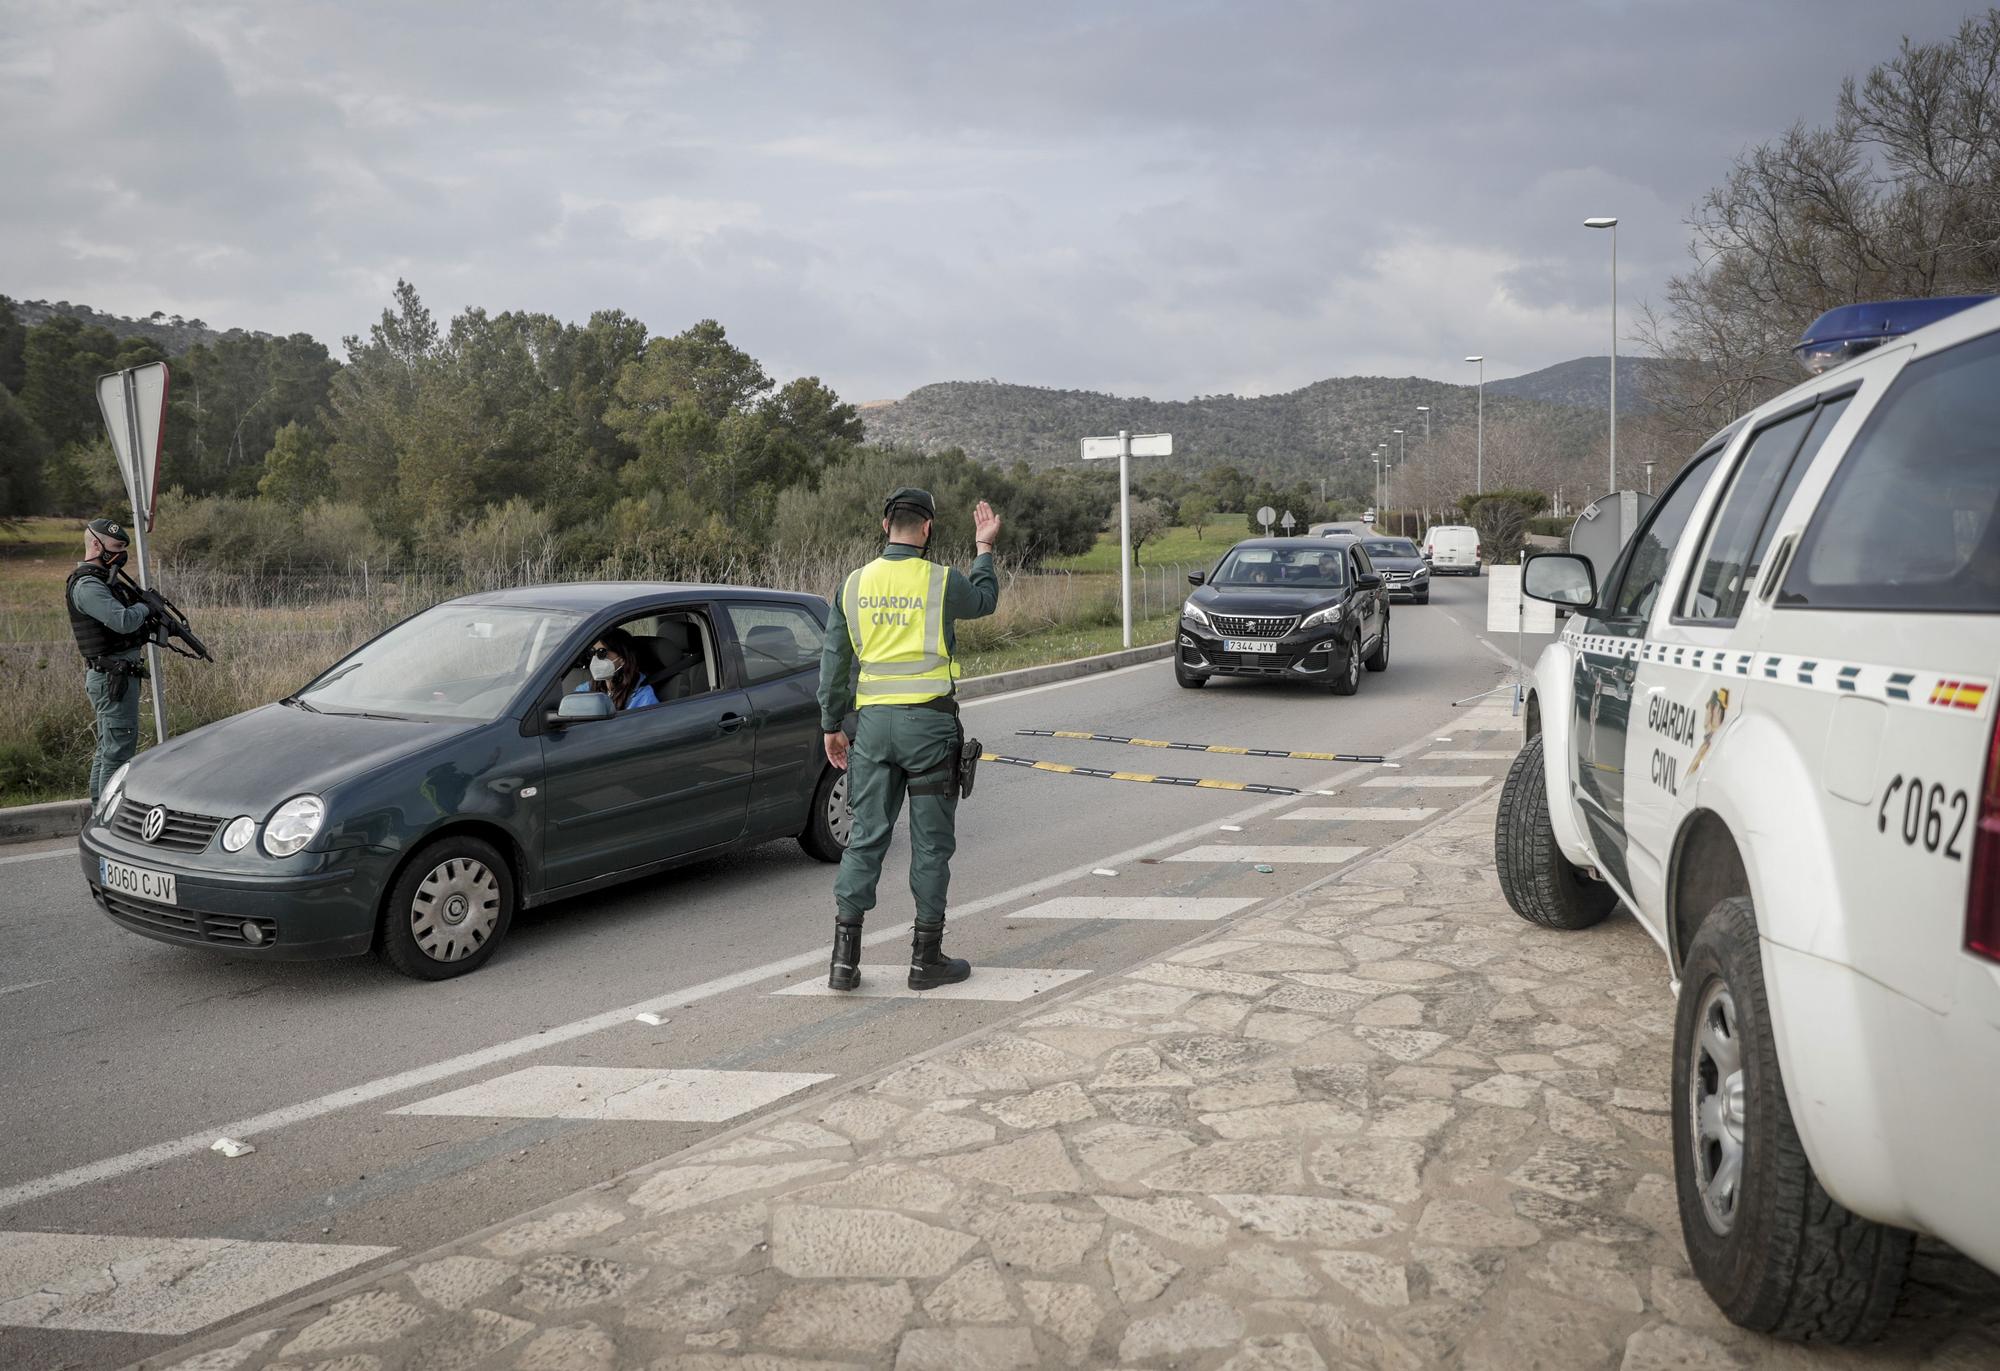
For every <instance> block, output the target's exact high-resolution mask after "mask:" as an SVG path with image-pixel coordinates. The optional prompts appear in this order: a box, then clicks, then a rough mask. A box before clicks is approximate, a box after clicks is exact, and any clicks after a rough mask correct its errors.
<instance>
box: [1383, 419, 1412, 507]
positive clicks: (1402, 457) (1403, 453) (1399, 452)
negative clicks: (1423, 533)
mask: <svg viewBox="0 0 2000 1371" xmlns="http://www.w3.org/2000/svg"><path fill="white" fill-rule="evenodd" d="M1389 432H1391V433H1393V434H1395V435H1396V465H1398V466H1402V465H1404V464H1405V463H1406V462H1407V461H1408V450H1407V449H1406V448H1404V446H1403V430H1401V429H1399V428H1392V429H1390V430H1389ZM1409 485H1410V483H1409V480H1408V479H1407V477H1406V478H1405V480H1404V481H1403V498H1404V499H1406V500H1407V499H1408V498H1409V496H1410V490H1409ZM1383 493H1384V494H1385V495H1386V494H1388V493H1389V492H1387V491H1384V492H1383ZM1402 531H1403V516H1402V515H1401V514H1398V515H1397V516H1396V532H1398V533H1401V532H1402Z"/></svg>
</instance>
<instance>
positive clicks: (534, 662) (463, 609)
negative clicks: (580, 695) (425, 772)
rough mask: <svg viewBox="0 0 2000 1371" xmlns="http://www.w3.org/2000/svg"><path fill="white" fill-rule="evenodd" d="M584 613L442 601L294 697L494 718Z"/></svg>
mask: <svg viewBox="0 0 2000 1371" xmlns="http://www.w3.org/2000/svg"><path fill="white" fill-rule="evenodd" d="M581 620H582V616H581V615H578V614H570V613H566V612H565V611H562V610H557V609H526V608H514V607H510V606H502V605H473V604H462V603H451V604H442V605H437V606H435V607H433V608H431V609H427V610H425V611H424V612H423V613H422V614H419V615H417V616H416V617H415V618H414V619H408V620H405V621H404V622H402V623H400V624H398V625H396V627H394V628H392V629H390V630H389V631H388V632H387V633H385V634H383V635H382V636H381V637H379V638H377V639H376V640H375V641H374V642H372V643H369V644H367V645H366V646H364V647H362V648H361V649H360V650H359V651H356V652H354V653H352V654H350V655H349V656H347V657H346V658H344V659H342V660H341V661H339V662H337V663H335V664H334V666H332V667H331V668H329V669H328V670H327V671H325V672H324V673H322V674H321V675H320V677H319V679H318V680H316V681H314V682H313V683H312V684H311V685H309V686H307V687H306V688H305V689H304V690H301V691H300V692H299V693H298V694H297V695H295V696H293V697H292V700H293V702H295V703H298V704H301V705H303V706H304V707H306V708H308V709H314V710H317V711H319V712H320V713H322V714H380V715H388V716H391V717H396V718H405V717H420V718H444V719H474V720H486V721H490V720H492V719H495V718H498V717H499V714H500V711H501V710H502V709H504V708H505V707H506V705H507V702H508V701H509V700H510V699H512V698H513V697H514V694H515V692H516V691H518V690H519V689H520V688H521V683H522V681H523V680H524V679H526V678H527V677H528V676H530V675H532V674H533V673H535V672H536V671H537V670H539V669H540V668H541V666H542V665H543V664H544V663H546V662H547V661H548V660H549V658H550V656H551V655H553V654H554V652H555V651H556V649H557V648H559V647H561V646H562V644H563V641H564V640H565V639H566V638H568V637H569V635H570V633H571V631H572V630H574V629H575V628H576V626H577V624H578V623H579V622H581Z"/></svg>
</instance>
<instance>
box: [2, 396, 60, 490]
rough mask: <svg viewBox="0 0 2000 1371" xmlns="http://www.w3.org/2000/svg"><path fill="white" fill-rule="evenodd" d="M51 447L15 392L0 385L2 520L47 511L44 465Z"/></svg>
mask: <svg viewBox="0 0 2000 1371" xmlns="http://www.w3.org/2000/svg"><path fill="white" fill-rule="evenodd" d="M48 447H49V441H48V439H47V438H45V437H44V436H43V435H42V431H41V429H39V428H37V427H36V426H35V421H34V420H33V419H30V418H29V417H28V411H27V410H25V409H24V408H22V407H21V404H20V402H19V401H18V400H16V399H15V398H14V393H13V392H12V391H10V390H8V389H7V388H6V387H5V386H0V519H18V518H20V517H22V516H23V515H28V514H42V513H45V512H46V508H45V502H46V500H47V495H46V492H45V491H44V490H43V488H42V464H43V463H44V462H45V461H46V460H47V458H48Z"/></svg>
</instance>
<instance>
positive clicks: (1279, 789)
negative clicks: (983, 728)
mask: <svg viewBox="0 0 2000 1371" xmlns="http://www.w3.org/2000/svg"><path fill="white" fill-rule="evenodd" d="M979 760H980V761H982V762H993V763H995V764H997V765H999V766H1021V767H1026V768H1028V769H1029V770H1030V771H1047V772H1051V773H1053V774H1055V775H1058V776H1088V777H1090V778H1091V779H1093V780H1099V781H1137V782H1139V783H1140V784H1142V785H1178V786H1185V787H1187V788H1188V789H1190V790H1240V791H1242V792H1243V793H1244V794H1246V795H1296V794H1298V793H1299V792H1298V791H1297V790H1296V789H1295V788H1294V787H1292V786H1286V785H1258V784H1256V783H1255V782H1253V781H1217V780H1212V779H1210V778H1208V777H1205V776H1155V775H1153V774H1152V773H1150V772H1145V771H1108V770H1106V769H1105V768H1103V767H1096V766H1071V765H1070V764H1069V763H1067V762H1038V761H1036V760H1035V759H1034V758H1033V757H1008V756H1005V755H1003V754H1001V753H998V752H982V753H980V754H979Z"/></svg>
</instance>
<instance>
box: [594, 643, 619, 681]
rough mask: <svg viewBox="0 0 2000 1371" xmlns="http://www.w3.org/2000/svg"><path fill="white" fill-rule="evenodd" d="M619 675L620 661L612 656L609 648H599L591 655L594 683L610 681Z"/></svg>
mask: <svg viewBox="0 0 2000 1371" xmlns="http://www.w3.org/2000/svg"><path fill="white" fill-rule="evenodd" d="M617 674H618V659H617V658H616V657H614V656H612V655H611V650H610V649H609V648H602V647H600V648H598V649H597V650H596V651H595V652H593V653H591V654H590V678H591V679H592V680H594V681H608V680H610V679H611V678H612V677H613V676H616V675H617Z"/></svg>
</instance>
